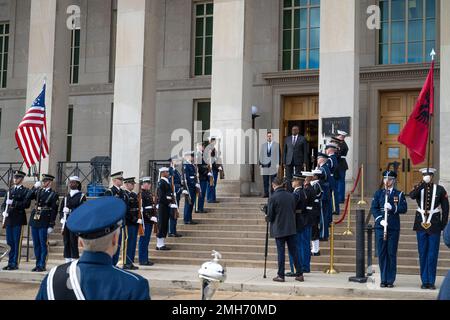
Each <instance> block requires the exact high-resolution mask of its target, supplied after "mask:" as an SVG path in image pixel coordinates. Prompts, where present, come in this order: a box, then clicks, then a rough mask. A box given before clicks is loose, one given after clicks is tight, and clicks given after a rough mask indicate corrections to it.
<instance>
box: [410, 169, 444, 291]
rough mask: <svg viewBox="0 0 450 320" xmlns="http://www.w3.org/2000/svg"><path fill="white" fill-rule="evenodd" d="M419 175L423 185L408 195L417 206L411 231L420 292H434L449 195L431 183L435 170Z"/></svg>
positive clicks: (426, 170) (425, 171)
mask: <svg viewBox="0 0 450 320" xmlns="http://www.w3.org/2000/svg"><path fill="white" fill-rule="evenodd" d="M420 172H422V175H423V181H422V183H420V184H418V185H417V186H415V188H414V190H412V191H411V192H410V193H409V196H410V197H411V199H413V200H416V201H417V205H418V206H419V208H418V209H417V212H416V218H415V221H414V228H413V229H414V231H416V233H417V244H418V248H419V260H420V278H421V280H422V286H421V288H422V289H431V290H435V289H436V287H435V281H436V269H437V262H438V256H439V246H440V243H441V233H442V231H443V230H444V228H445V226H446V225H447V222H448V211H449V205H448V195H447V191H446V190H445V189H444V187H442V186H440V185H438V184H435V183H433V177H434V175H435V173H436V169H433V168H425V169H421V170H420Z"/></svg>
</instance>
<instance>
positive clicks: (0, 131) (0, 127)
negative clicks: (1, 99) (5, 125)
mask: <svg viewBox="0 0 450 320" xmlns="http://www.w3.org/2000/svg"><path fill="white" fill-rule="evenodd" d="M1 134H2V108H0V135H1Z"/></svg>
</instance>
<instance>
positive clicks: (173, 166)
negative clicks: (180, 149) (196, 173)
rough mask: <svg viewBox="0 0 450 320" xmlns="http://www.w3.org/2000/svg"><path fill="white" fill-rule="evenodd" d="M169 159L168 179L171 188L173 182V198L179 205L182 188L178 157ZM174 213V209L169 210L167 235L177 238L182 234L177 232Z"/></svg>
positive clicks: (176, 218)
mask: <svg viewBox="0 0 450 320" xmlns="http://www.w3.org/2000/svg"><path fill="white" fill-rule="evenodd" d="M169 161H170V167H169V181H170V185H171V188H172V183H173V188H174V189H175V199H176V201H177V206H178V207H179V206H180V199H181V192H182V191H183V190H182V189H183V188H182V178H181V173H180V171H178V169H177V165H178V158H177V157H173V158H170V159H169ZM175 213H176V210H171V212H170V218H169V237H175V238H179V237H182V235H181V234H179V233H178V232H177V220H178V217H176V214H175Z"/></svg>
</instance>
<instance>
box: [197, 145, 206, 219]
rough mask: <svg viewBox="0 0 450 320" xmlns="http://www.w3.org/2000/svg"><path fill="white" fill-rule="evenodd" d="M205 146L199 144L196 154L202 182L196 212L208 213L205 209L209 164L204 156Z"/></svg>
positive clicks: (200, 182)
mask: <svg viewBox="0 0 450 320" xmlns="http://www.w3.org/2000/svg"><path fill="white" fill-rule="evenodd" d="M204 150H205V146H204V144H202V143H199V144H198V145H197V153H196V154H195V164H196V165H197V173H198V180H199V184H200V193H199V195H198V204H197V210H196V211H195V213H207V210H205V198H206V192H207V191H206V190H207V189H208V183H209V176H208V164H207V163H206V161H205V157H204Z"/></svg>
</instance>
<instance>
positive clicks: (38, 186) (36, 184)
mask: <svg viewBox="0 0 450 320" xmlns="http://www.w3.org/2000/svg"><path fill="white" fill-rule="evenodd" d="M41 185H42V183H41V182H40V181H38V182H36V183H35V184H34V187H35V188H36V189H37V188H40V187H41Z"/></svg>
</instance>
